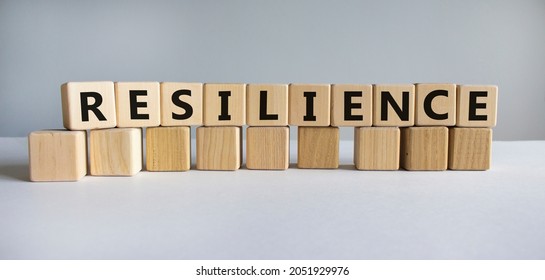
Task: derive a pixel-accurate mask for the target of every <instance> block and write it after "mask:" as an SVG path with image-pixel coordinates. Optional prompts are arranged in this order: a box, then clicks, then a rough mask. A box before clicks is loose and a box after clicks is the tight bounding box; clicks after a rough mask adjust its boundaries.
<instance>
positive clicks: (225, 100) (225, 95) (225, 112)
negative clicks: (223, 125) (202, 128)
mask: <svg viewBox="0 0 545 280" xmlns="http://www.w3.org/2000/svg"><path fill="white" fill-rule="evenodd" d="M218 95H219V96H220V97H221V114H220V115H219V116H218V120H219V121H229V120H231V115H229V96H231V91H220V92H219V93H218Z"/></svg>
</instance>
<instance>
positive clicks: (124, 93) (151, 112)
mask: <svg viewBox="0 0 545 280" xmlns="http://www.w3.org/2000/svg"><path fill="white" fill-rule="evenodd" d="M131 91H132V93H131ZM135 91H143V92H144V93H145V95H138V96H136V102H137V103H139V105H138V108H137V109H136V111H135V112H132V113H136V114H138V115H140V116H141V117H142V119H139V118H132V115H131V102H130V100H131V95H134V94H135ZM160 92H161V90H160V87H159V83H158V82H116V83H115V102H116V113H117V127H148V126H159V125H160V124H161V96H160Z"/></svg>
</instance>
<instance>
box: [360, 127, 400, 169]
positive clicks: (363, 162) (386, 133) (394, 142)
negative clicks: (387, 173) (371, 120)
mask: <svg viewBox="0 0 545 280" xmlns="http://www.w3.org/2000/svg"><path fill="white" fill-rule="evenodd" d="M399 139H400V132H399V128H398V127H356V128H355V129H354V164H355V165H356V169H358V170H398V169H399V141H400V140H399Z"/></svg>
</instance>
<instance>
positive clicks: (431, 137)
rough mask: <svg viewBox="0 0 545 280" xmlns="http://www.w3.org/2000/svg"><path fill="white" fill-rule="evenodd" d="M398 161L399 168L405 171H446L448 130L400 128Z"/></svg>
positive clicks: (444, 128) (438, 128) (439, 127)
mask: <svg viewBox="0 0 545 280" xmlns="http://www.w3.org/2000/svg"><path fill="white" fill-rule="evenodd" d="M400 159H401V160H400V164H401V167H402V168H404V169H406V170H446V169H447V161H448V128H446V127H444V126H437V127H407V128H402V129H401V158H400Z"/></svg>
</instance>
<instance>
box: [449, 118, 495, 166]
mask: <svg viewBox="0 0 545 280" xmlns="http://www.w3.org/2000/svg"><path fill="white" fill-rule="evenodd" d="M491 149H492V129H490V128H461V127H454V128H450V129H449V161H448V168H449V169H452V170H488V169H490V162H491Z"/></svg>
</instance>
